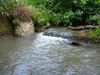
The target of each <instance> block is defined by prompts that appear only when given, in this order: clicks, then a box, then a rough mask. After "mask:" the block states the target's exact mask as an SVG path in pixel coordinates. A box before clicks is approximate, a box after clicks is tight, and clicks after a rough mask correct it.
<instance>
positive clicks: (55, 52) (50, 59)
mask: <svg viewBox="0 0 100 75" xmlns="http://www.w3.org/2000/svg"><path fill="white" fill-rule="evenodd" d="M67 42H69V40H68V39H63V38H60V37H51V36H45V35H43V33H38V34H36V36H35V37H33V38H0V75H100V47H99V46H71V45H68V44H67Z"/></svg>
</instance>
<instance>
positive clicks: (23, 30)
mask: <svg viewBox="0 0 100 75" xmlns="http://www.w3.org/2000/svg"><path fill="white" fill-rule="evenodd" d="M32 34H34V24H33V22H32V21H30V22H19V25H16V26H15V35H16V36H30V35H32Z"/></svg>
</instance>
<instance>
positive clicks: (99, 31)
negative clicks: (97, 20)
mask: <svg viewBox="0 0 100 75" xmlns="http://www.w3.org/2000/svg"><path fill="white" fill-rule="evenodd" d="M90 33H91V35H92V37H98V36H99V37H100V28H97V29H95V30H93V31H91V32H90Z"/></svg>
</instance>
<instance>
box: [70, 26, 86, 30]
mask: <svg viewBox="0 0 100 75" xmlns="http://www.w3.org/2000/svg"><path fill="white" fill-rule="evenodd" d="M71 29H72V30H83V29H85V26H78V27H72V28H71Z"/></svg>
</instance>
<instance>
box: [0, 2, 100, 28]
mask: <svg viewBox="0 0 100 75" xmlns="http://www.w3.org/2000/svg"><path fill="white" fill-rule="evenodd" d="M0 2H1V4H0V5H2V7H0V11H1V14H6V15H10V13H11V12H12V11H11V10H12V9H15V8H17V7H18V6H19V5H18V4H17V3H16V1H15V0H0ZM20 5H27V6H28V7H30V6H31V9H32V10H33V12H34V11H35V14H34V13H33V14H34V16H33V18H34V20H35V22H37V23H40V22H45V25H46V24H47V23H50V24H51V25H59V24H61V25H62V26H67V25H81V24H93V25H100V20H99V19H100V16H98V15H100V8H99V7H100V0H20Z"/></svg>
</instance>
